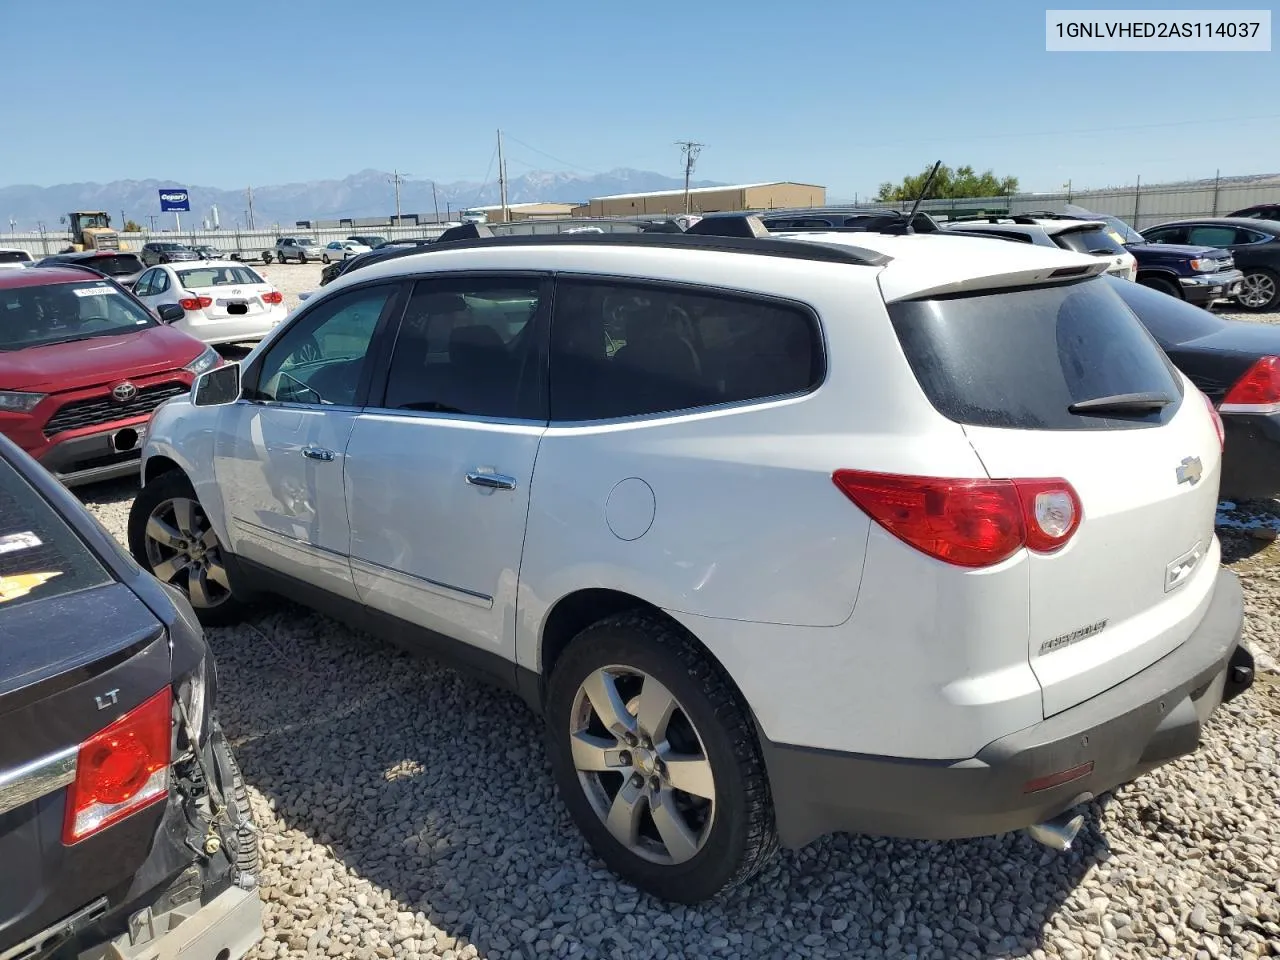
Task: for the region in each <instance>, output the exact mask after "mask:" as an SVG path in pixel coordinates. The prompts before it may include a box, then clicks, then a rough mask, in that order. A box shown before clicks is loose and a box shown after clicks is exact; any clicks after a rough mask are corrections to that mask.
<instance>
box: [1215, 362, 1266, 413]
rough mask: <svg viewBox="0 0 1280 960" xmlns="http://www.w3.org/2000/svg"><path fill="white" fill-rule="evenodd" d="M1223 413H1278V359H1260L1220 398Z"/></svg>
mask: <svg viewBox="0 0 1280 960" xmlns="http://www.w3.org/2000/svg"><path fill="white" fill-rule="evenodd" d="M1219 409H1220V410H1222V411H1223V412H1224V413H1276V412H1277V411H1280V357H1262V358H1261V359H1260V360H1258V362H1257V363H1255V364H1254V365H1253V366H1252V367H1250V368H1249V370H1248V371H1247V372H1246V373H1245V375H1244V376H1243V377H1241V378H1240V379H1239V380H1237V381H1236V382H1235V385H1234V386H1232V388H1231V389H1230V390H1228V391H1227V395H1226V396H1225V397H1223V398H1222V406H1221V407H1220V408H1219Z"/></svg>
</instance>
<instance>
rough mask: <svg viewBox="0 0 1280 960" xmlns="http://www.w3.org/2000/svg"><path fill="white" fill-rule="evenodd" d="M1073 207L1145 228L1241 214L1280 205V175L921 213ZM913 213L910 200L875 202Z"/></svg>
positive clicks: (935, 204)
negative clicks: (1264, 179) (1268, 179)
mask: <svg viewBox="0 0 1280 960" xmlns="http://www.w3.org/2000/svg"><path fill="white" fill-rule="evenodd" d="M1067 203H1073V204H1076V205H1077V206H1081V207H1085V208H1086V209H1088V210H1092V211H1093V212H1094V213H1106V214H1110V215H1112V216H1115V217H1119V218H1120V219H1122V220H1125V221H1126V222H1128V223H1130V224H1132V225H1133V227H1134V228H1135V229H1137V230H1145V229H1146V228H1147V227H1153V226H1155V225H1156V224H1157V223H1164V222H1165V221H1167V220H1180V219H1183V218H1187V217H1225V216H1227V215H1229V214H1231V213H1234V212H1235V211H1236V210H1241V209H1243V208H1245V207H1252V206H1254V205H1256V204H1259V203H1280V177H1277V178H1275V179H1274V180H1272V182H1270V183H1266V182H1263V183H1258V182H1244V183H1241V182H1238V181H1225V182H1216V183H1215V182H1214V181H1212V180H1210V181H1208V182H1207V183H1204V184H1173V185H1161V184H1153V185H1151V186H1144V185H1142V184H1134V185H1133V186H1128V187H1115V188H1111V189H1107V190H1079V191H1073V192H1068V191H1066V190H1064V191H1062V192H1060V193H1014V194H1010V195H1008V196H1003V197H971V198H966V199H963V200H947V199H935V200H926V201H925V202H924V203H923V204H921V205H920V206H921V209H922V210H926V211H932V212H940V211H955V212H964V211H972V212H978V211H990V212H994V211H999V212H1008V213H1030V212H1032V211H1035V210H1049V211H1052V212H1055V213H1061V212H1062V207H1063V205H1064V204H1067ZM871 206H885V207H893V208H894V209H903V210H906V209H909V208H910V207H911V204H910V203H909V202H906V201H904V202H901V203H892V204H871Z"/></svg>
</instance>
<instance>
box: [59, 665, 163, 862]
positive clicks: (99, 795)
mask: <svg viewBox="0 0 1280 960" xmlns="http://www.w3.org/2000/svg"><path fill="white" fill-rule="evenodd" d="M172 710H173V695H172V694H171V693H170V690H169V688H168V687H165V688H164V689H163V690H161V691H160V692H159V693H157V694H156V695H155V696H154V697H152V698H151V699H149V700H147V701H145V702H144V703H142V704H141V705H139V706H137V707H135V708H134V709H132V710H130V711H129V712H128V713H126V714H125V715H124V716H123V717H120V719H118V720H116V721H115V723H113V724H111V725H110V726H109V727H107V728H105V729H104V730H102V731H100V732H99V733H97V734H94V735H93V736H92V737H90V738H89V739H88V740H86V741H85V742H84V743H82V744H80V751H79V753H78V754H77V755H76V778H75V780H73V781H72V783H71V786H70V787H68V788H67V813H66V818H65V819H64V820H63V825H62V842H63V843H65V844H68V845H70V844H73V843H79V842H80V841H81V840H83V839H85V837H89V836H92V835H93V834H95V833H97V832H98V831H99V830H103V829H105V828H106V827H109V826H111V824H113V823H116V822H118V821H120V820H123V819H124V818H125V817H127V816H129V815H130V814H133V813H136V812H138V811H139V810H141V809H143V808H144V807H149V806H151V805H152V804H153V803H158V802H159V801H161V800H164V799H165V798H166V797H167V796H168V795H169V762H170V759H171V752H172V751H171V741H172V722H173V721H172Z"/></svg>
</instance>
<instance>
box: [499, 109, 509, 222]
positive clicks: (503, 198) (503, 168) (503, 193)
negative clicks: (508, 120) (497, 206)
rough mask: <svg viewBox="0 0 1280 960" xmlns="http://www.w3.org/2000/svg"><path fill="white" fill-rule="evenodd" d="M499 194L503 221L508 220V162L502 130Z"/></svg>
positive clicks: (500, 139)
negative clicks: (504, 156) (503, 147)
mask: <svg viewBox="0 0 1280 960" xmlns="http://www.w3.org/2000/svg"><path fill="white" fill-rule="evenodd" d="M498 196H499V198H500V200H499V202H500V203H501V204H502V220H501V221H500V222H501V223H506V222H507V162H506V161H505V160H503V159H502V131H501V130H499V131H498Z"/></svg>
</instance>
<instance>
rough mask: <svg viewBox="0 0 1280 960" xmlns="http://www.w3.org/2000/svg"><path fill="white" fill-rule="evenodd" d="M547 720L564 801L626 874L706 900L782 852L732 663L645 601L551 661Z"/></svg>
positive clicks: (669, 892)
mask: <svg viewBox="0 0 1280 960" xmlns="http://www.w3.org/2000/svg"><path fill="white" fill-rule="evenodd" d="M546 720H547V736H548V752H549V755H550V758H551V765H552V770H553V772H554V774H555V779H556V784H557V786H558V788H559V791H560V795H561V797H562V798H563V799H564V802H565V805H566V806H567V807H568V808H569V812H570V814H571V815H572V816H573V819H574V820H575V822H576V823H577V825H578V828H579V829H580V830H581V831H582V833H583V834H584V835H585V837H586V838H587V841H588V842H589V843H590V844H591V846H592V847H593V848H594V849H595V851H596V853H597V854H598V855H599V856H600V858H601V859H603V860H604V861H605V863H606V864H608V865H609V867H610V868H611V869H612V870H613V871H614V872H615V873H617V874H619V875H620V876H621V877H623V878H624V879H625V880H627V881H628V882H630V883H632V884H634V885H636V886H637V887H640V888H641V889H644V890H646V891H648V892H649V893H652V894H653V895H654V896H657V897H661V898H662V899H664V900H672V901H677V902H681V903H698V902H700V901H703V900H706V899H708V898H710V897H713V896H715V895H716V894H717V893H719V892H721V891H722V890H725V889H727V888H730V887H734V886H737V885H738V884H740V883H742V882H744V881H745V880H747V879H749V878H750V877H751V876H753V875H754V874H755V873H756V872H757V871H759V870H760V869H761V867H763V866H764V865H765V864H766V863H767V862H768V860H769V858H770V857H771V856H772V855H773V852H774V850H775V849H776V848H777V834H776V830H775V826H774V818H773V803H772V799H771V797H770V794H769V784H768V780H767V778H766V776H765V770H764V762H763V760H762V758H761V755H760V748H759V745H758V743H757V742H756V737H755V731H754V728H753V726H752V723H751V720H750V717H749V716H748V713H747V711H746V709H745V707H744V705H743V704H742V703H741V702H740V699H739V696H738V694H737V692H736V691H735V690H734V688H733V686H732V684H731V683H730V681H729V679H728V677H727V676H726V675H725V674H724V672H723V670H722V669H721V668H720V667H719V666H718V665H717V664H715V663H713V662H711V661H710V660H709V659H708V657H707V656H706V654H705V653H703V651H702V650H701V649H700V648H699V647H698V645H697V644H696V642H695V641H694V640H693V639H692V638H690V637H689V636H688V635H687V634H685V633H683V632H682V631H680V630H679V629H678V628H676V627H675V626H673V625H671V624H668V623H667V622H665V621H663V620H661V619H658V618H656V617H653V616H650V615H648V614H645V613H642V612H638V611H637V612H632V613H624V614H620V615H618V616H614V617H610V618H608V619H605V620H602V621H600V622H599V623H596V624H594V625H593V626H590V627H588V628H587V629H586V630H584V631H582V633H580V634H579V635H578V636H577V637H575V638H574V639H573V641H572V642H571V643H570V644H569V646H568V648H567V649H566V650H565V652H564V654H563V655H562V656H561V657H560V659H559V661H558V662H557V663H556V666H555V669H554V670H553V671H552V675H551V681H550V684H549V686H548V691H547V711H546Z"/></svg>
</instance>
